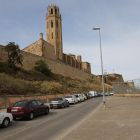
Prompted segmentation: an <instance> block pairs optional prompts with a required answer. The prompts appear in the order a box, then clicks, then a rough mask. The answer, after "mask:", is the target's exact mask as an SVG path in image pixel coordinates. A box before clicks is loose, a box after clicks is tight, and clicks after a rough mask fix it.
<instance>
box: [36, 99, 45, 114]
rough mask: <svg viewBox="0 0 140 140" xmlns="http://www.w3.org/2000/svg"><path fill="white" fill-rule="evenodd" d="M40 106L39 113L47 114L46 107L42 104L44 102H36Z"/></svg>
mask: <svg viewBox="0 0 140 140" xmlns="http://www.w3.org/2000/svg"><path fill="white" fill-rule="evenodd" d="M36 102H37V104H38V106H39V113H43V112H45V106H44V105H43V104H42V102H40V101H38V100H36Z"/></svg>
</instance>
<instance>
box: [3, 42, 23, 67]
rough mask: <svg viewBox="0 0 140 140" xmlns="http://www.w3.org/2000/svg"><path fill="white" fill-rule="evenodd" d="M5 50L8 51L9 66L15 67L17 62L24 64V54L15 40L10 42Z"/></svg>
mask: <svg viewBox="0 0 140 140" xmlns="http://www.w3.org/2000/svg"><path fill="white" fill-rule="evenodd" d="M3 50H4V51H5V52H7V53H8V60H7V61H8V66H10V67H15V65H16V64H18V65H21V66H23V65H22V61H23V56H22V55H21V54H20V53H21V50H20V48H19V45H18V44H15V42H9V43H8V44H7V45H6V46H5V47H4V48H3Z"/></svg>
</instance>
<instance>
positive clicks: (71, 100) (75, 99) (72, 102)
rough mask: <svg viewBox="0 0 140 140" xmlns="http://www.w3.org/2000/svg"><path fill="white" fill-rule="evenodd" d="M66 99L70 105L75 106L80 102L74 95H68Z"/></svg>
mask: <svg viewBox="0 0 140 140" xmlns="http://www.w3.org/2000/svg"><path fill="white" fill-rule="evenodd" d="M65 98H66V99H67V100H68V102H69V103H70V104H75V103H77V102H78V100H77V98H76V96H74V95H68V96H66V97H65Z"/></svg>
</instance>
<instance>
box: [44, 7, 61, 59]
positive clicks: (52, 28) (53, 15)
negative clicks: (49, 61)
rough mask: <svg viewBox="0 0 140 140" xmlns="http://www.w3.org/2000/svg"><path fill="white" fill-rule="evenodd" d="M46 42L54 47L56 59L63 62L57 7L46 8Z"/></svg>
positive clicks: (59, 19)
mask: <svg viewBox="0 0 140 140" xmlns="http://www.w3.org/2000/svg"><path fill="white" fill-rule="evenodd" d="M46 40H47V42H48V43H50V44H51V45H53V46H54V49H55V55H56V57H57V58H58V59H61V60H63V45H62V25H61V15H60V12H59V7H57V6H52V5H51V6H48V8H47V14H46Z"/></svg>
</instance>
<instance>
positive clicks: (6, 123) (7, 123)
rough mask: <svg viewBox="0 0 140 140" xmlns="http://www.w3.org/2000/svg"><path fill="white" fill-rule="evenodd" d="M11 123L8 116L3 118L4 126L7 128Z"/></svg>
mask: <svg viewBox="0 0 140 140" xmlns="http://www.w3.org/2000/svg"><path fill="white" fill-rule="evenodd" d="M9 124H10V120H9V119H8V118H5V119H4V120H3V123H2V127H4V128H6V127H8V126H9Z"/></svg>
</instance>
